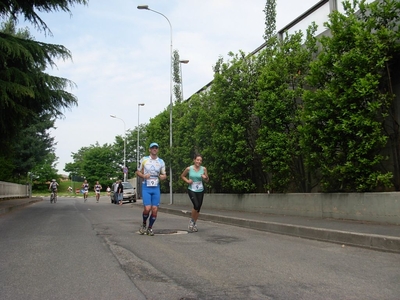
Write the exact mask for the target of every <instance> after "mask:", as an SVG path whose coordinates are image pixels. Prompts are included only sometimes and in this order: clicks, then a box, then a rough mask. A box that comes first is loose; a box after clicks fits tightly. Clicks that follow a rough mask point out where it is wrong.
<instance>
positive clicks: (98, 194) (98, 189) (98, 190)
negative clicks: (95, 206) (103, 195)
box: [94, 181, 102, 203]
mask: <svg viewBox="0 0 400 300" xmlns="http://www.w3.org/2000/svg"><path fill="white" fill-rule="evenodd" d="M101 189H102V187H101V185H100V183H99V182H98V181H96V184H95V186H94V192H95V193H96V202H97V203H99V199H100V191H101Z"/></svg>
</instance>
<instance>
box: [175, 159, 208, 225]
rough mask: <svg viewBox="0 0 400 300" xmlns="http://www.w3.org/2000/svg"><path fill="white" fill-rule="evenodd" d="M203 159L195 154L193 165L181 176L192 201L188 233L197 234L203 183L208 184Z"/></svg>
mask: <svg viewBox="0 0 400 300" xmlns="http://www.w3.org/2000/svg"><path fill="white" fill-rule="evenodd" d="M202 163H203V157H202V156H201V155H200V154H196V155H195V157H194V160H193V165H191V166H189V167H187V168H186V169H185V170H184V171H183V172H182V174H181V179H182V180H183V181H185V182H186V183H187V184H188V195H189V198H190V201H192V204H193V208H192V215H191V218H190V220H189V226H188V231H189V232H197V231H198V230H197V225H196V222H197V219H198V218H199V214H200V209H201V206H202V205H203V198H204V183H203V182H208V181H209V178H208V173H207V169H206V167H203V166H202V165H201V164H202Z"/></svg>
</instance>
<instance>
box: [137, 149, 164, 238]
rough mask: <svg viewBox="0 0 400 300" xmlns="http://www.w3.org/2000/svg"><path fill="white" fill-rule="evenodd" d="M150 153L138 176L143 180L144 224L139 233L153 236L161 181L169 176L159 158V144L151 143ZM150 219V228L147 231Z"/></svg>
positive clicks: (141, 164)
mask: <svg viewBox="0 0 400 300" xmlns="http://www.w3.org/2000/svg"><path fill="white" fill-rule="evenodd" d="M149 152H150V154H149V155H148V156H144V157H143V158H142V159H141V160H140V163H139V166H138V170H137V171H136V175H137V176H138V177H141V178H143V183H142V201H143V214H142V218H143V224H142V226H140V228H139V233H140V234H145V233H146V234H147V235H150V236H153V235H154V232H153V225H154V222H155V221H156V219H157V212H158V207H159V206H160V180H165V179H167V174H166V173H165V163H164V161H163V160H162V159H161V158H159V157H158V144H157V143H151V144H150V146H149ZM150 213H151V216H150ZM149 217H150V221H149V226H148V227H147V229H146V226H147V219H149Z"/></svg>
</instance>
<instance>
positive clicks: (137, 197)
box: [136, 103, 144, 199]
mask: <svg viewBox="0 0 400 300" xmlns="http://www.w3.org/2000/svg"><path fill="white" fill-rule="evenodd" d="M141 106H144V103H138V108H137V149H136V169H138V168H139V160H140V157H139V109H140V107H141ZM139 178H140V177H139V176H137V177H136V199H140V195H141V191H142V187H141V186H140V179H139Z"/></svg>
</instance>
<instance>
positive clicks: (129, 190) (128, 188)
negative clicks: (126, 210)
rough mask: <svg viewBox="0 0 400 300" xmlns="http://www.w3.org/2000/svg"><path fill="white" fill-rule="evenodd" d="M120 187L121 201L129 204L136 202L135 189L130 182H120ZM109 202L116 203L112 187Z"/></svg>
mask: <svg viewBox="0 0 400 300" xmlns="http://www.w3.org/2000/svg"><path fill="white" fill-rule="evenodd" d="M122 185H123V187H124V193H123V199H122V201H123V202H124V201H125V202H126V201H128V202H129V203H132V202H136V188H134V187H133V186H132V184H131V183H130V182H122ZM110 200H111V203H117V199H115V198H114V185H113V186H112V188H111V192H110Z"/></svg>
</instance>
